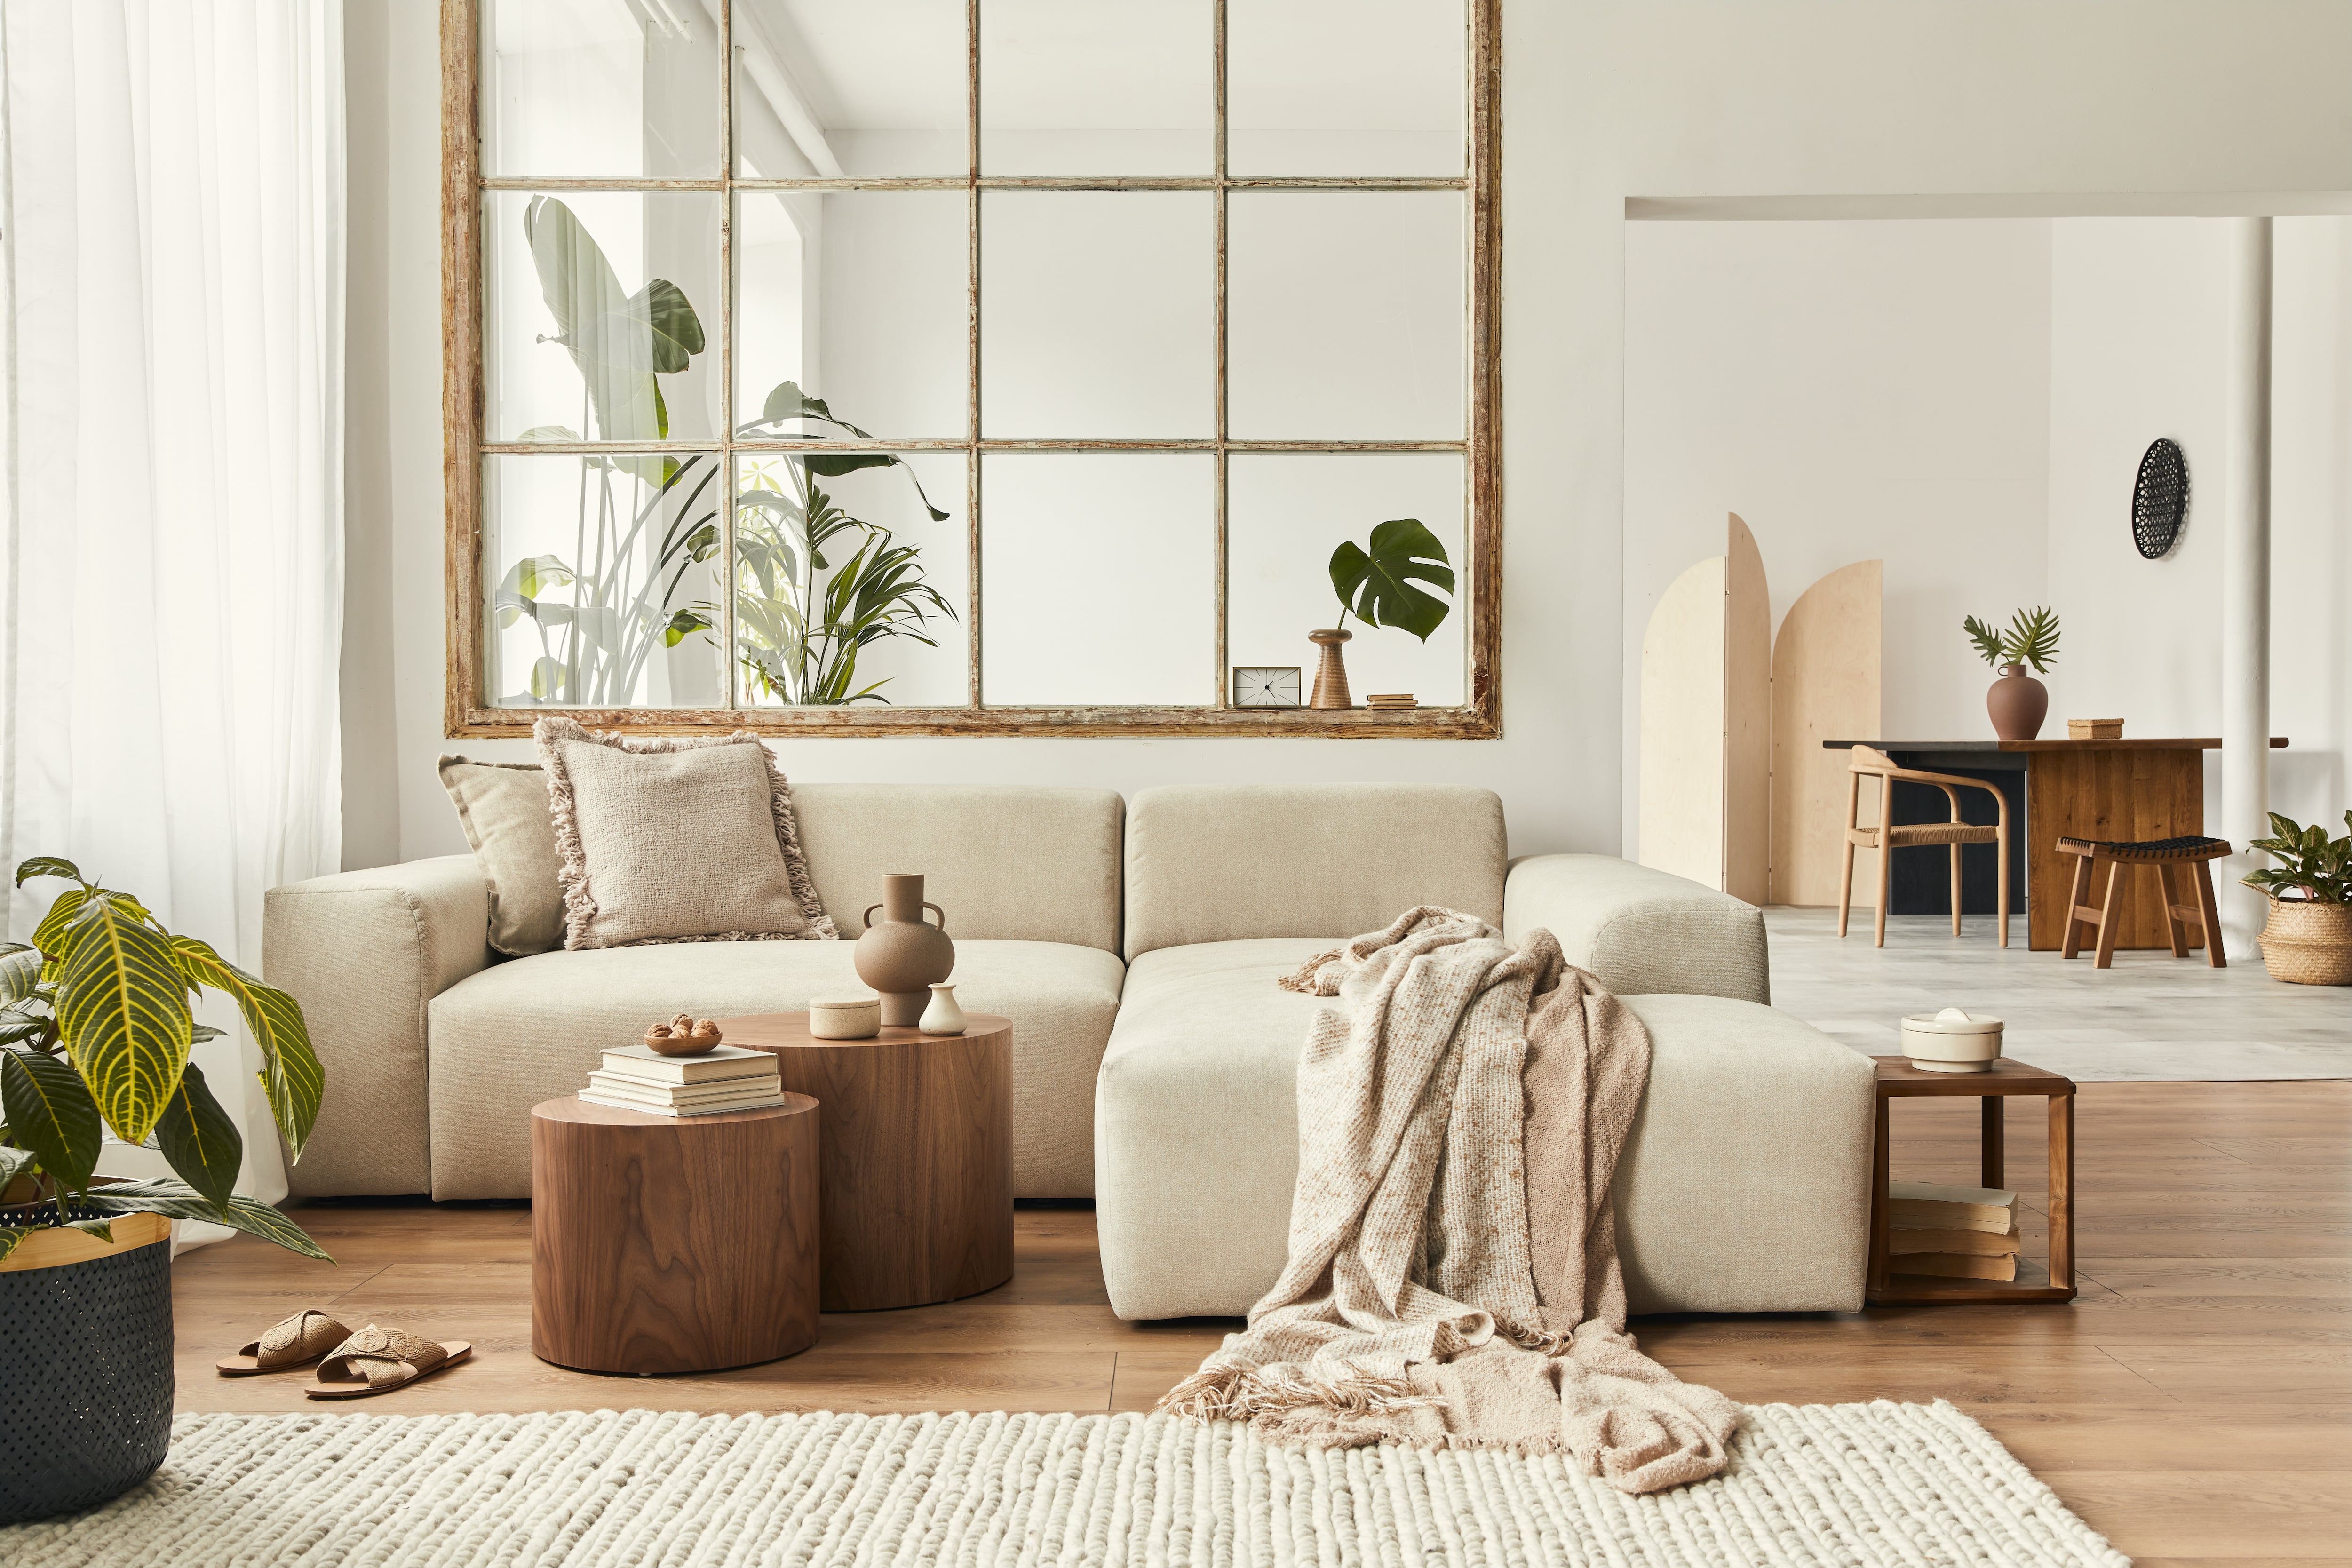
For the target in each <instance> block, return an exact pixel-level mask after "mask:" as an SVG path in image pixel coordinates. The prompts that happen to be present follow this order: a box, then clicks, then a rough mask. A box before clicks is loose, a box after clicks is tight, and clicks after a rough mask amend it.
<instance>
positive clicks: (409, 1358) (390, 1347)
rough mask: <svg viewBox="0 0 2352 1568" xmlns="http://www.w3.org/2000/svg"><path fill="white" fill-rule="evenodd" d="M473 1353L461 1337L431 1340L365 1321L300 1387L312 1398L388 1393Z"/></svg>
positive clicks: (365, 1396) (359, 1396)
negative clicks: (315, 1375) (312, 1378)
mask: <svg viewBox="0 0 2352 1568" xmlns="http://www.w3.org/2000/svg"><path fill="white" fill-rule="evenodd" d="M473 1353H474V1347H473V1346H472V1345H470V1344H468V1343H467V1342H465V1341H464V1340H452V1341H450V1342H448V1343H447V1344H446V1345H436V1344H435V1343H434V1342H432V1341H430V1340H420V1339H418V1338H417V1337H416V1336H415V1334H411V1333H404V1332H403V1331H401V1330H399V1329H380V1328H377V1327H376V1326H375V1325H374V1324H373V1323H370V1324H369V1325H368V1326H367V1327H366V1328H364V1329H362V1330H361V1331H359V1332H358V1333H355V1334H353V1335H352V1337H351V1338H349V1339H347V1340H345V1341H344V1342H342V1343H341V1344H339V1345H337V1346H336V1347H335V1348H334V1351H333V1352H332V1353H331V1354H330V1355H329V1356H328V1357H327V1359H326V1360H324V1361H322V1362H320V1363H319V1375H318V1378H317V1379H316V1380H315V1381H313V1382H310V1383H306V1384H303V1385H302V1392H303V1393H305V1394H309V1395H310V1397H311V1398H313V1399H365V1398H367V1397H368V1396H369V1395H370V1394H390V1393H391V1392H392V1391H393V1390H394V1389H395V1388H403V1387H405V1386H406V1385H408V1384H412V1383H415V1381H416V1380H417V1379H418V1378H420V1377H430V1376H432V1375H433V1373H436V1372H439V1371H440V1370H441V1369H442V1368H444V1367H447V1366H455V1365H456V1364H457V1363H459V1362H461V1361H464V1360H465V1359H466V1358H467V1356H469V1355H471V1354H473Z"/></svg>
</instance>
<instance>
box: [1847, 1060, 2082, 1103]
mask: <svg viewBox="0 0 2352 1568" xmlns="http://www.w3.org/2000/svg"><path fill="white" fill-rule="evenodd" d="M1870 1059H1871V1060H1872V1061H1874V1062H1876V1063H1877V1064H1878V1092H1879V1094H1880V1095H1881V1096H1882V1097H1895V1098H1900V1099H1915V1098H1917V1097H1920V1096H1929V1097H1933V1096H1937V1095H1946V1094H1951V1095H1971V1096H1979V1097H1981V1096H1984V1095H2002V1094H2072V1093H2074V1079H2070V1078H2063V1077H2061V1076H2060V1075H2059V1074H2057V1073H2054V1072H2049V1071H2045V1070H2044V1069H2042V1068H2037V1067H2029V1066H2027V1065H2026V1064H2025V1063H2023V1062H2021V1061H2019V1060H2017V1059H2016V1058H2013V1057H1996V1058H1993V1064H1992V1068H1991V1069H1990V1071H1987V1072H1930V1071H1928V1070H1927V1068H1917V1067H1914V1066H1912V1065H1911V1058H1908V1057H1873V1058H1870Z"/></svg>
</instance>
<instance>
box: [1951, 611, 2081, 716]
mask: <svg viewBox="0 0 2352 1568" xmlns="http://www.w3.org/2000/svg"><path fill="white" fill-rule="evenodd" d="M1960 629H1961V630H1962V631H1964V632H1966V633H1968V634H1969V641H1970V642H1972V643H1974V644H1975V645H1976V650H1977V657H1978V658H1981V659H1983V660H1984V661H1985V662H1986V663H1987V664H1989V665H1991V666H1992V667H1993V668H1995V669H1998V670H1999V671H2000V679H1999V680H1996V681H1994V682H1993V683H1992V689H1991V690H1990V691H1988V692H1986V693H1985V711H1986V712H1987V713H1989V714H1990V715H1991V716H1992V732H1993V733H1994V734H1996V735H1998V736H2000V738H2001V739H2002V740H2004V741H2031V740H2032V739H2033V737H2034V736H2036V735H2039V734H2040V733H2042V720H2043V719H2045V718H2047V717H2048V716H2049V713H2050V690H2049V689H2048V688H2047V687H2045V686H2043V685H2042V682H2040V681H2038V680H2036V679H2033V675H2047V674H2048V673H2050V667H2051V666H2052V665H2053V664H2055V663H2056V662H2057V660H2058V613H2057V612H2056V611H2055V610H2053V609H2051V608H2050V607H2049V606H2048V605H2042V606H2041V607H2040V608H2038V609H2032V610H2020V611H2018V612H2017V613H2016V614H2015V615H2013V616H2011V617H2010V619H2009V626H2008V629H2007V630H2000V629H1997V628H1995V627H1994V626H1992V625H1991V624H1990V622H1986V621H1980V620H1979V619H1977V618H1976V617H1975V616H1969V617H1968V618H1967V619H1966V620H1964V621H1962V622H1961V623H1960ZM2029 664H2030V665H2032V667H2033V675H2028V674H2026V673H2025V667H2026V666H2027V665H2029Z"/></svg>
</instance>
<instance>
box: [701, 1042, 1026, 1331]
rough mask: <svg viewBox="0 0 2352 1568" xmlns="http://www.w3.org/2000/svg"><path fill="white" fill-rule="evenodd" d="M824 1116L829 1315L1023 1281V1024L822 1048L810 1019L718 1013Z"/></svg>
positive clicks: (823, 1233)
mask: <svg viewBox="0 0 2352 1568" xmlns="http://www.w3.org/2000/svg"><path fill="white" fill-rule="evenodd" d="M719 1028H720V1030H721V1031H722V1032H723V1033H724V1034H725V1035H726V1037H727V1042H728V1044H730V1045H735V1046H742V1047H747V1048H748V1049H751V1050H755V1051H766V1052H768V1053H770V1054H771V1055H772V1056H773V1057H774V1058H776V1069H777V1072H778V1074H779V1075H780V1076H781V1078H782V1080H783V1086H784V1088H785V1089H790V1090H795V1091H797V1092H799V1093H802V1094H807V1095H814V1097H815V1098H816V1100H818V1102H819V1103H820V1104H822V1105H823V1106H824V1114H823V1117H822V1119H821V1127H822V1134H821V1140H820V1150H821V1152H820V1153H819V1155H818V1159H817V1168H818V1171H819V1172H820V1178H819V1190H820V1201H821V1204H822V1218H821V1219H820V1220H819V1222H818V1226H817V1229H818V1233H819V1235H820V1237H821V1238H822V1240H821V1242H820V1246H821V1247H822V1249H823V1258H824V1267H823V1269H822V1273H823V1277H824V1310H826V1311H828V1312H870V1311H877V1310H882V1309H884V1308H890V1307H920V1306H926V1305H929V1303H931V1302H933V1301H952V1300H956V1299H957V1298H959V1297H962V1296H973V1295H977V1294H979V1293H980V1292H981V1291H982V1290H992V1289H995V1288H996V1287H997V1286H999V1285H1002V1284H1003V1283H1004V1282H1005V1281H1006V1280H1007V1279H1012V1278H1013V1022H1012V1020H1011V1019H1009V1018H1000V1017H994V1016H990V1015H988V1014H985V1013H973V1014H971V1015H969V1016H968V1018H967V1025H966V1027H965V1029H964V1032H963V1033H962V1034H961V1035H927V1034H925V1033H924V1032H923V1031H922V1030H920V1029H909V1028H901V1027H898V1026H886V1027H885V1028H884V1029H883V1030H882V1032H881V1033H880V1034H879V1035H877V1036H876V1037H873V1038H872V1039H866V1040H821V1039H818V1038H817V1037H815V1036H814V1035H812V1034H810V1033H809V1016H808V1015H807V1014H806V1013H763V1014H760V1015H758V1016H752V1017H745V1018H722V1019H720V1020H719Z"/></svg>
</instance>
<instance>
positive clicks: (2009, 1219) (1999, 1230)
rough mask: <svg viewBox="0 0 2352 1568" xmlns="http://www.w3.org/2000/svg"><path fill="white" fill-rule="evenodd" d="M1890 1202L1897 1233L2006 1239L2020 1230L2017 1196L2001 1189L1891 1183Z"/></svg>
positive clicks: (1890, 1211)
mask: <svg viewBox="0 0 2352 1568" xmlns="http://www.w3.org/2000/svg"><path fill="white" fill-rule="evenodd" d="M1886 1201H1887V1215H1888V1219H1889V1221H1890V1222H1891V1223H1892V1224H1893V1226H1895V1229H1897V1230H1980V1231H1985V1232H1989V1233H1990V1234H1991V1235H1994V1236H2005V1235H2007V1234H2008V1233H2009V1232H2011V1231H2012V1230H2014V1229H2016V1228H2017V1194H2015V1193H2012V1192H2006V1191H2003V1190H2002V1189H2000V1188H1998V1187H1955V1186H1948V1185H1947V1184H1944V1183H1942V1182H1889V1183H1887V1184H1886Z"/></svg>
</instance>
